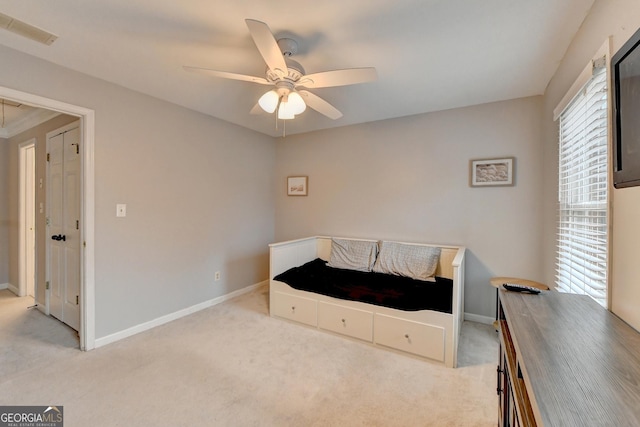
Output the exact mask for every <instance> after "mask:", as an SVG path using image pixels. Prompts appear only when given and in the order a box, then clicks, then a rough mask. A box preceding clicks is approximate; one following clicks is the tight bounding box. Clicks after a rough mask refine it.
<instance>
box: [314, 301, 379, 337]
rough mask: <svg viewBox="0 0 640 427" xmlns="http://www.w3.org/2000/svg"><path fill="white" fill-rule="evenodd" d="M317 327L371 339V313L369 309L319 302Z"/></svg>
mask: <svg viewBox="0 0 640 427" xmlns="http://www.w3.org/2000/svg"><path fill="white" fill-rule="evenodd" d="M318 327H319V328H321V329H326V330H327V331H332V332H337V333H339V334H343V335H348V336H350V337H353V338H358V339H361V340H364V341H369V342H372V341H373V313H372V312H370V311H364V310H358V309H355V308H347V307H343V306H341V305H336V304H329V303H326V302H319V303H318Z"/></svg>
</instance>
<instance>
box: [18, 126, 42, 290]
mask: <svg viewBox="0 0 640 427" xmlns="http://www.w3.org/2000/svg"><path fill="white" fill-rule="evenodd" d="M30 148H31V149H32V150H34V152H33V165H32V169H33V170H32V174H33V175H32V179H33V188H32V194H31V196H32V202H33V205H34V208H35V202H36V197H35V195H36V194H35V193H36V170H35V168H36V162H35V149H36V139H35V138H31V139H29V140H28V141H24V142H21V143H20V144H18V161H19V165H18V170H19V175H20V177H19V181H20V190H19V191H20V194H19V195H18V198H19V200H20V205H19V220H18V222H19V224H20V225H19V235H18V248H19V255H18V264H19V270H18V296H21V297H24V296H27V291H28V289H27V271H28V267H29V265H28V262H27V260H28V259H29V256H28V254H27V251H28V248H27V238H26V233H27V223H28V221H27V219H28V218H27V215H28V214H29V212H27V197H26V196H27V163H26V162H27V157H26V152H27V150H28V149H30ZM31 215H32V216H33V217H34V218H33V223H34V227H35V209H34V210H33V212H31ZM34 232H35V230H34ZM31 252H32V254H31V257H30V258H31V261H32V263H33V266H32V267H33V271H34V277H33V278H32V279H33V282H34V288H35V289H36V292H34V293H35V294H37V288H38V284H37V283H36V274H37V262H36V249H35V247H34V248H33V249H32V250H31Z"/></svg>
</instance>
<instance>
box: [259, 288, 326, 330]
mask: <svg viewBox="0 0 640 427" xmlns="http://www.w3.org/2000/svg"><path fill="white" fill-rule="evenodd" d="M274 297H275V298H273V299H272V300H271V302H272V304H273V306H272V307H271V311H272V312H273V314H274V315H275V316H278V317H284V318H285V319H289V320H295V321H296V322H300V323H304V324H306V325H311V326H317V322H318V309H317V303H316V301H315V300H312V299H309V298H303V297H298V296H294V295H289V294H283V293H282V292H276V293H275V295H274Z"/></svg>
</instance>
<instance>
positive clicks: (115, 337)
mask: <svg viewBox="0 0 640 427" xmlns="http://www.w3.org/2000/svg"><path fill="white" fill-rule="evenodd" d="M268 284H269V281H268V280H264V281H262V282H260V283H256V284H255V285H250V286H247V287H246V288H242V289H238V290H237V291H233V292H231V293H228V294H226V295H222V296H219V297H217V298H213V299H210V300H208V301H204V302H201V303H199V304H196V305H192V306H191V307H187V308H184V309H182V310H178V311H176V312H173V313H170V314H167V315H165V316H161V317H158V318H157V319H154V320H150V321H148V322H145V323H141V324H139V325H136V326H133V327H131V328H128V329H124V330H122V331H120V332H116V333H113V334H111V335H107V336H106V337H102V338H96V340H95V348H98V347H103V346H105V345H107V344H111V343H114V342H116V341H120V340H121V339H124V338H128V337H130V336H133V335H136V334H139V333H140V332H144V331H148V330H149V329H152V328H155V327H157V326H160V325H164V324H165V323H169V322H171V321H173V320H177V319H180V318H182V317H185V316H188V315H190V314H193V313H196V312H198V311H200V310H204V309H205V308H209V307H213V306H214V305H218V304H221V303H223V302H225V301H228V300H230V299H233V298H235V297H238V296H240V295H243V294H247V293H249V292H253V291H255V290H256V289H259V288H261V287H263V286H266V285H268Z"/></svg>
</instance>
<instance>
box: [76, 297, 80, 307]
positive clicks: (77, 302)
mask: <svg viewBox="0 0 640 427" xmlns="http://www.w3.org/2000/svg"><path fill="white" fill-rule="evenodd" d="M78 304H80V302H79V296H78V295H76V305H78Z"/></svg>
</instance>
